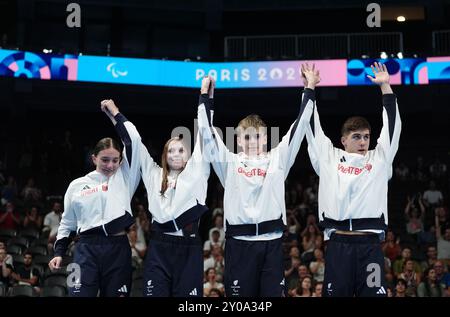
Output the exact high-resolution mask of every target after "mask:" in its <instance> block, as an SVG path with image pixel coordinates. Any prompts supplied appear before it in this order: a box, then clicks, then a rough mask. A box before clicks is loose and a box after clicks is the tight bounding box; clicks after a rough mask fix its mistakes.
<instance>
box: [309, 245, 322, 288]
mask: <svg viewBox="0 0 450 317" xmlns="http://www.w3.org/2000/svg"><path fill="white" fill-rule="evenodd" d="M309 270H310V271H311V273H312V275H313V278H314V281H316V282H323V278H324V276H325V259H324V258H323V251H322V250H320V249H314V261H312V262H311V263H310V264H309Z"/></svg>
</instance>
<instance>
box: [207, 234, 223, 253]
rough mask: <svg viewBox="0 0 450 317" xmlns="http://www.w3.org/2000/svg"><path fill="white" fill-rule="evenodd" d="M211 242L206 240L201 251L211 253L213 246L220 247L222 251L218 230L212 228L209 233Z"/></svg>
mask: <svg viewBox="0 0 450 317" xmlns="http://www.w3.org/2000/svg"><path fill="white" fill-rule="evenodd" d="M211 237H212V240H206V241H205V243H204V244H203V251H208V252H211V249H212V247H213V246H216V245H218V246H220V247H221V248H222V249H223V247H224V241H220V230H219V229H217V228H213V231H212V232H211Z"/></svg>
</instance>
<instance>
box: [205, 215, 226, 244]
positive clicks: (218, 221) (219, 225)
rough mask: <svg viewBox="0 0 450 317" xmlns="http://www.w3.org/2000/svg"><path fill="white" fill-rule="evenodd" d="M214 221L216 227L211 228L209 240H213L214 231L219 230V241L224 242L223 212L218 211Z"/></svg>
mask: <svg viewBox="0 0 450 317" xmlns="http://www.w3.org/2000/svg"><path fill="white" fill-rule="evenodd" d="M213 223H214V227H212V228H211V229H209V234H208V237H209V240H212V233H213V231H215V230H219V232H220V236H219V241H220V242H221V243H223V242H224V241H225V231H224V229H223V214H220V213H217V214H216V215H215V216H214V217H213Z"/></svg>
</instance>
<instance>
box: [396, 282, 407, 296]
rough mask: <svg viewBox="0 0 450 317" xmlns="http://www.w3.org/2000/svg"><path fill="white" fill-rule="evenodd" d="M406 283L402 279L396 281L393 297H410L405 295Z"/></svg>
mask: <svg viewBox="0 0 450 317" xmlns="http://www.w3.org/2000/svg"><path fill="white" fill-rule="evenodd" d="M406 287H407V283H406V281H405V280H404V279H402V278H399V279H397V283H396V284H395V296H394V297H410V296H409V295H408V294H407V293H406Z"/></svg>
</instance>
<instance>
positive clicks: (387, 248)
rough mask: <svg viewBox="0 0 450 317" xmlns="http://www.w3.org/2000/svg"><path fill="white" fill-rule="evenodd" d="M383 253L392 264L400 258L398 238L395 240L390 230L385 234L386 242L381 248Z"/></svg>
mask: <svg viewBox="0 0 450 317" xmlns="http://www.w3.org/2000/svg"><path fill="white" fill-rule="evenodd" d="M382 250H383V253H384V255H385V256H386V257H388V258H389V260H391V262H392V263H394V261H395V260H396V259H397V258H398V257H399V256H400V253H401V251H402V250H401V248H400V238H397V239H395V233H394V232H393V231H392V230H388V232H387V234H386V240H385V242H384V243H383V246H382Z"/></svg>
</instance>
